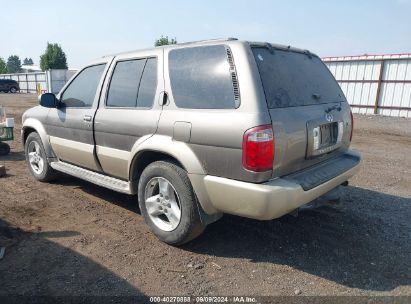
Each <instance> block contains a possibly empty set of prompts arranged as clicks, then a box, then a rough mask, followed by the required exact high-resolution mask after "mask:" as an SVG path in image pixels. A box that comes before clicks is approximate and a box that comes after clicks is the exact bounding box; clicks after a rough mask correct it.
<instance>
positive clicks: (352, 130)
mask: <svg viewBox="0 0 411 304" xmlns="http://www.w3.org/2000/svg"><path fill="white" fill-rule="evenodd" d="M350 115H351V133H350V141H351V140H352V134H353V132H354V115H352V111H351V110H350Z"/></svg>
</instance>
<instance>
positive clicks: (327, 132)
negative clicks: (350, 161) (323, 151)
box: [320, 123, 338, 148]
mask: <svg viewBox="0 0 411 304" xmlns="http://www.w3.org/2000/svg"><path fill="white" fill-rule="evenodd" d="M337 133H338V126H337V124H336V123H330V124H325V125H321V126H320V136H321V140H320V147H321V148H325V147H328V146H331V145H333V144H335V143H336V140H337V136H338V134H337Z"/></svg>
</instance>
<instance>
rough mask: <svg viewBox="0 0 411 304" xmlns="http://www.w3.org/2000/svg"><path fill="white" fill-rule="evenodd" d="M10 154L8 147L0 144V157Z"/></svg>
mask: <svg viewBox="0 0 411 304" xmlns="http://www.w3.org/2000/svg"><path fill="white" fill-rule="evenodd" d="M9 153H10V146H9V145H8V144H6V143H4V142H0V155H7V154H9Z"/></svg>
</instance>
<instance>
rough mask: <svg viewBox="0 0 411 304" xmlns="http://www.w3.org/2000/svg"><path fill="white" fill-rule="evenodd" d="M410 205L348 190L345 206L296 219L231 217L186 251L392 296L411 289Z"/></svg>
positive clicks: (310, 212) (407, 201) (312, 211)
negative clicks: (292, 271) (285, 267)
mask: <svg viewBox="0 0 411 304" xmlns="http://www.w3.org/2000/svg"><path fill="white" fill-rule="evenodd" d="M410 218H411V199H408V198H402V197H396V196H392V195H387V194H383V193H379V192H375V191H370V190H365V189H362V188H357V187H346V188H345V189H344V190H343V199H342V202H341V203H340V205H338V206H323V207H320V208H317V209H308V210H303V211H301V212H300V213H299V216H298V217H297V218H295V217H292V216H284V217H282V218H280V219H277V220H273V221H255V220H250V219H244V218H240V217H235V216H224V217H223V218H222V219H221V220H220V221H218V222H216V223H214V224H212V225H210V226H209V227H208V228H207V230H206V231H205V233H204V235H203V236H202V237H200V238H198V239H196V240H194V241H192V242H191V243H189V244H187V245H186V246H184V248H185V249H186V250H189V251H192V252H196V253H201V254H207V255H213V256H218V257H228V258H244V259H248V260H251V261H252V262H264V263H272V264H282V265H288V266H290V267H293V268H295V269H298V270H301V271H304V272H307V273H310V274H313V275H316V276H319V277H322V278H325V279H328V280H332V281H334V282H336V283H338V284H342V285H345V286H348V287H352V288H359V289H363V290H376V291H388V290H392V289H395V288H396V287H398V286H404V285H410V284H411V254H410V253H411V222H410Z"/></svg>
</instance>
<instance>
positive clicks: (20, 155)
mask: <svg viewBox="0 0 411 304" xmlns="http://www.w3.org/2000/svg"><path fill="white" fill-rule="evenodd" d="M25 159H26V156H25V155H24V151H19V152H15V151H10V153H9V154H7V155H0V161H22V160H25Z"/></svg>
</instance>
